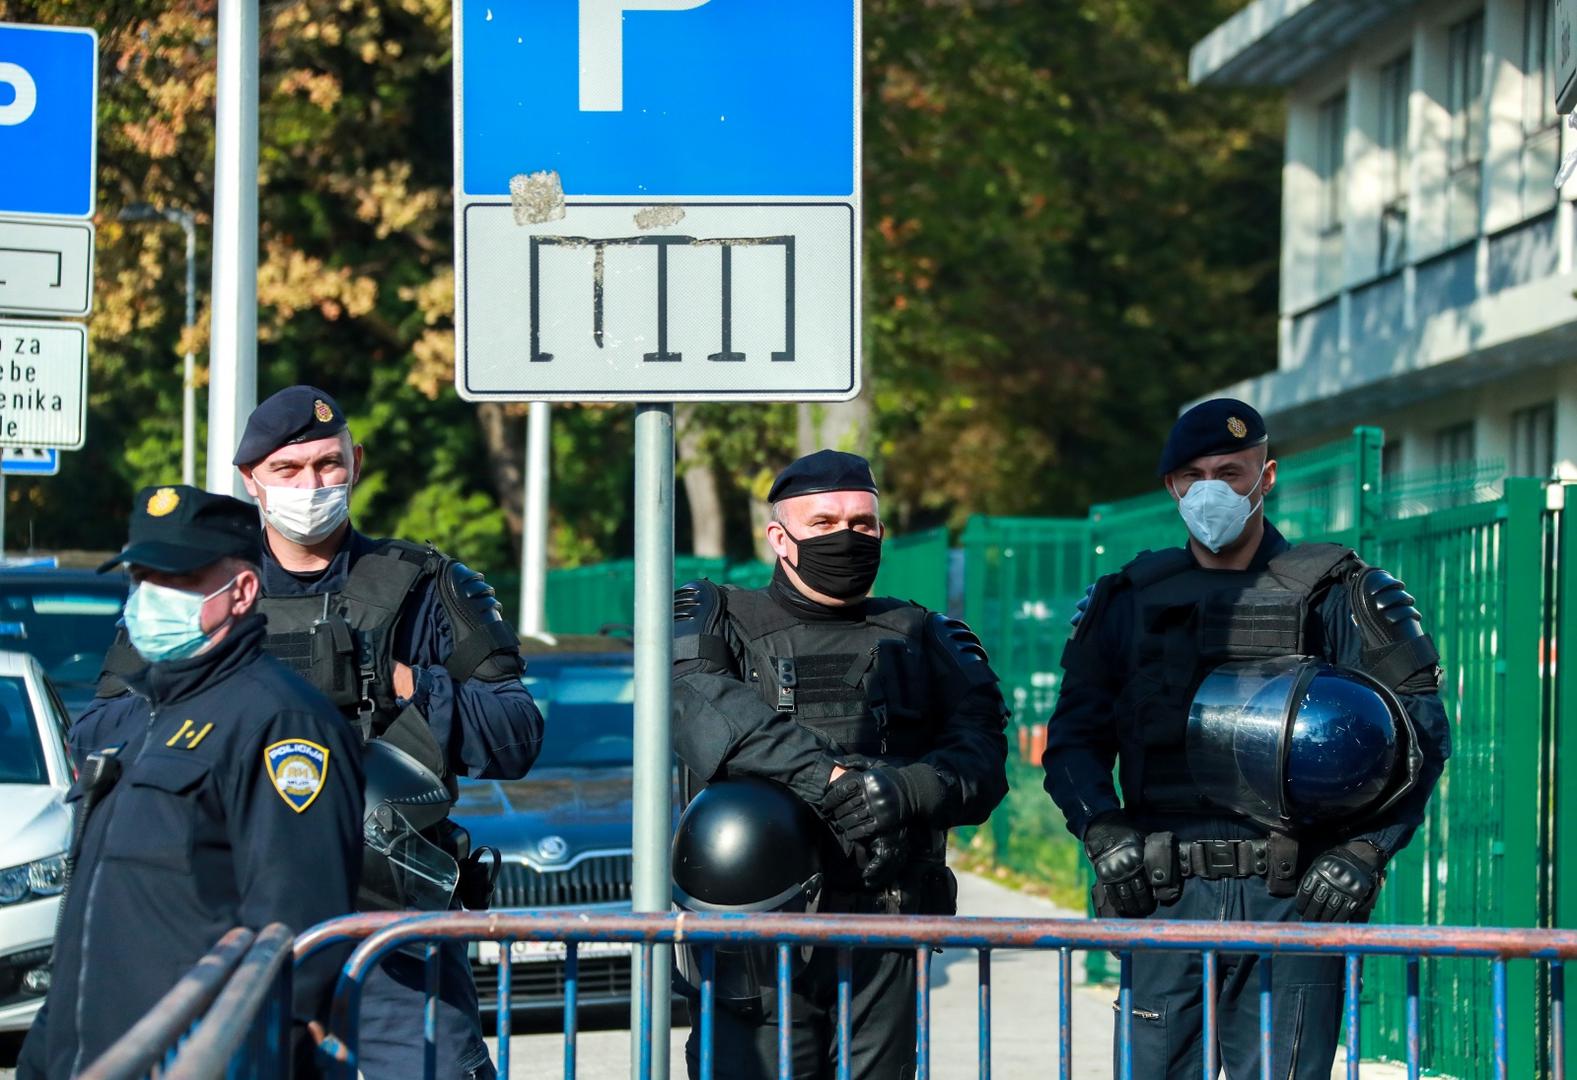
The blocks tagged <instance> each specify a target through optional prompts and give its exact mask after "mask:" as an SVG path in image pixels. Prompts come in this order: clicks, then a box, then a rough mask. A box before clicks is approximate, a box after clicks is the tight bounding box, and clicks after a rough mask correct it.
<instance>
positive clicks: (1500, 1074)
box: [1492, 957, 1509, 1080]
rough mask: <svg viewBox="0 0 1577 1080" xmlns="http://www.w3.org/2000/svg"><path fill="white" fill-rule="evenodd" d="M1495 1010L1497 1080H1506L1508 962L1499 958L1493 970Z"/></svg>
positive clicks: (1507, 1059) (1507, 1061)
mask: <svg viewBox="0 0 1577 1080" xmlns="http://www.w3.org/2000/svg"><path fill="white" fill-rule="evenodd" d="M1492 979H1493V987H1494V1000H1495V1004H1494V1009H1495V1080H1506V1071H1507V1068H1508V1064H1509V1058H1508V1056H1507V1052H1506V961H1505V960H1504V959H1501V958H1499V957H1497V958H1496V959H1495V964H1494V968H1493V975H1492Z"/></svg>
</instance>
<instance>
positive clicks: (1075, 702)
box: [1043, 402, 1450, 1080]
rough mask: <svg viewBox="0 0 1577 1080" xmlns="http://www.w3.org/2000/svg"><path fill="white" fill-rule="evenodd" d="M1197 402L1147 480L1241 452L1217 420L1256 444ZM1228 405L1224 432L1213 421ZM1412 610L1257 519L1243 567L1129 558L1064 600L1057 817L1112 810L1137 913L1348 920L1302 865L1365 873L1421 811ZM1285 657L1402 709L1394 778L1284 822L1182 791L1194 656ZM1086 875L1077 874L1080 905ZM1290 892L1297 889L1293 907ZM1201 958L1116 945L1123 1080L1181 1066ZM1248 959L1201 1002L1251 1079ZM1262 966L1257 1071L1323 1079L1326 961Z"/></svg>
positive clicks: (1431, 666) (1177, 1072) (1427, 675)
mask: <svg viewBox="0 0 1577 1080" xmlns="http://www.w3.org/2000/svg"><path fill="white" fill-rule="evenodd" d="M1210 404H1211V405H1212V406H1213V407H1214V408H1213V410H1212V411H1209V412H1207V413H1206V414H1204V415H1202V416H1201V415H1191V416H1185V418H1184V421H1188V422H1189V423H1190V424H1193V425H1197V426H1200V427H1202V430H1196V431H1194V432H1192V433H1191V432H1190V429H1189V426H1188V424H1185V423H1184V422H1183V421H1180V422H1179V429H1178V430H1177V431H1176V432H1174V438H1173V440H1172V441H1171V442H1170V443H1169V445H1168V448H1167V452H1166V454H1165V455H1164V456H1163V460H1162V469H1161V471H1162V472H1163V473H1168V472H1171V471H1172V470H1173V469H1175V468H1177V467H1178V466H1179V465H1181V464H1184V463H1186V462H1187V461H1190V460H1193V459H1195V458H1198V457H1202V456H1206V455H1209V454H1215V453H1223V452H1227V451H1230V450H1233V449H1239V448H1241V443H1237V442H1235V441H1229V442H1226V443H1222V442H1221V441H1220V439H1219V438H1218V437H1217V436H1216V431H1217V430H1218V429H1219V431H1220V432H1230V435H1229V436H1228V437H1229V438H1230V439H1232V440H1242V442H1244V443H1246V444H1248V445H1253V444H1254V441H1255V439H1256V437H1257V439H1258V441H1259V442H1263V441H1264V439H1263V424H1262V422H1261V421H1259V418H1258V416H1257V414H1255V413H1253V411H1252V410H1251V409H1249V407H1248V406H1246V405H1243V404H1242V403H1241V402H1226V403H1224V404H1220V403H1210ZM1199 408H1200V409H1203V408H1204V406H1201V407H1199ZM1196 412H1197V410H1196ZM1234 418H1236V420H1237V423H1235V424H1233V425H1232V426H1231V428H1230V429H1229V428H1228V427H1227V426H1226V421H1227V420H1229V419H1234ZM1239 431H1241V432H1242V434H1238V432H1239ZM1412 605H1413V600H1412V597H1410V596H1408V595H1407V594H1406V593H1405V591H1403V589H1402V586H1401V583H1400V582H1398V581H1396V579H1394V578H1392V577H1391V576H1390V575H1389V574H1386V573H1385V572H1384V571H1381V570H1378V569H1375V568H1372V567H1369V566H1367V565H1365V564H1364V563H1363V562H1362V560H1360V559H1359V558H1358V557H1357V555H1356V554H1354V553H1353V552H1351V551H1349V550H1346V549H1343V548H1340V547H1338V546H1335V545H1327V544H1303V545H1296V546H1294V545H1291V544H1289V543H1288V542H1287V540H1286V539H1285V538H1284V537H1282V535H1281V534H1280V533H1279V532H1278V531H1277V530H1276V529H1275V527H1274V526H1273V525H1271V524H1270V523H1269V522H1268V521H1267V522H1266V523H1265V530H1264V536H1263V538H1262V540H1261V542H1260V544H1259V547H1258V549H1257V550H1256V552H1255V554H1254V557H1253V559H1252V561H1251V563H1250V564H1249V567H1248V569H1247V570H1245V571H1231V570H1213V569H1205V568H1203V567H1201V566H1200V565H1199V564H1198V562H1197V560H1195V558H1194V557H1193V555H1192V553H1191V552H1190V551H1189V550H1188V549H1186V548H1180V549H1168V550H1164V551H1159V552H1146V553H1144V554H1142V555H1140V556H1139V557H1138V558H1136V559H1135V560H1133V561H1132V562H1130V563H1129V564H1128V565H1127V566H1125V567H1124V568H1123V569H1122V570H1121V571H1119V572H1118V573H1116V574H1110V575H1107V576H1106V577H1103V578H1101V579H1100V580H1098V581H1097V582H1096V583H1095V584H1094V586H1092V588H1091V591H1090V593H1089V595H1088V597H1087V598H1086V601H1085V603H1083V604H1081V610H1080V617H1079V618H1077V619H1076V629H1075V631H1074V634H1073V637H1072V638H1071V640H1070V641H1069V643H1068V646H1067V647H1066V650H1065V651H1064V654H1063V669H1064V675H1063V682H1062V687H1061V691H1060V694H1059V697H1058V701H1057V706H1056V708H1055V710H1054V711H1053V713H1052V716H1051V720H1050V723H1049V726H1048V732H1047V745H1046V752H1045V756H1044V758H1043V764H1044V766H1045V770H1046V781H1045V784H1046V789H1047V791H1048V792H1049V793H1050V795H1051V797H1052V798H1053V799H1054V800H1055V801H1056V803H1057V805H1058V807H1060V808H1061V810H1062V812H1063V814H1064V815H1065V816H1066V818H1067V823H1068V829H1069V830H1070V831H1071V832H1072V833H1073V834H1074V835H1075V836H1078V837H1081V838H1083V839H1085V840H1086V843H1087V846H1088V845H1089V843H1090V841H1091V825H1092V823H1096V824H1097V825H1100V824H1101V823H1103V822H1112V821H1122V822H1123V823H1124V824H1127V823H1131V824H1132V826H1133V827H1134V828H1136V829H1137V830H1138V831H1139V832H1140V833H1143V834H1145V844H1144V861H1143V865H1142V866H1141V867H1140V869H1141V870H1142V871H1143V872H1144V873H1147V874H1149V875H1150V881H1151V882H1152V883H1153V885H1154V893H1155V896H1156V899H1157V900H1159V901H1160V906H1159V907H1158V908H1156V909H1155V911H1154V913H1153V914H1152V915H1151V916H1150V917H1152V918H1157V919H1207V920H1222V919H1234V920H1236V919H1246V920H1254V921H1272V922H1275V921H1296V920H1299V919H1300V918H1302V917H1303V916H1301V915H1300V911H1299V909H1300V906H1308V907H1310V909H1311V911H1313V912H1315V913H1317V914H1318V917H1320V918H1331V917H1337V918H1365V917H1367V910H1366V909H1359V908H1355V907H1353V906H1352V905H1349V907H1348V908H1346V909H1338V908H1337V907H1336V901H1337V899H1339V898H1338V895H1337V894H1336V893H1335V892H1334V891H1331V892H1329V896H1330V898H1331V900H1332V907H1331V908H1330V909H1328V910H1325V909H1323V908H1322V905H1321V904H1317V903H1311V901H1312V900H1313V894H1314V893H1315V892H1318V894H1319V897H1320V898H1321V900H1322V901H1323V900H1324V898H1325V897H1326V896H1327V889H1326V887H1325V883H1324V882H1323V881H1322V880H1321V879H1319V878H1318V876H1309V870H1310V866H1311V864H1315V863H1316V862H1317V860H1319V859H1321V857H1322V856H1324V855H1325V853H1328V852H1332V851H1335V852H1337V853H1338V854H1339V855H1340V854H1341V853H1343V852H1349V851H1356V852H1360V853H1368V855H1369V856H1370V858H1369V859H1368V860H1367V862H1368V865H1369V869H1370V870H1373V871H1377V870H1378V868H1379V867H1380V866H1382V865H1383V863H1384V862H1385V861H1387V860H1389V859H1390V858H1391V857H1392V856H1394V855H1395V853H1396V852H1397V851H1399V850H1401V849H1402V848H1403V847H1404V846H1405V845H1406V844H1407V842H1408V841H1409V840H1410V839H1411V837H1412V835H1413V832H1414V830H1415V829H1416V828H1417V827H1418V825H1419V824H1420V823H1421V822H1422V820H1423V815H1424V808H1425V804H1426V803H1427V801H1428V798H1429V795H1430V793H1431V791H1432V790H1433V788H1434V785H1435V782H1436V781H1437V780H1438V779H1439V777H1440V774H1441V771H1442V769H1443V767H1444V764H1445V761H1446V758H1447V757H1448V756H1449V754H1450V733H1449V729H1448V726H1447V722H1446V717H1445V711H1444V709H1443V707H1442V705H1441V702H1440V699H1439V696H1438V694H1437V692H1436V687H1437V683H1438V677H1439V670H1438V667H1437V666H1436V663H1437V656H1436V654H1435V652H1434V649H1433V646H1432V645H1431V644H1429V639H1428V637H1427V636H1425V635H1424V634H1423V632H1422V629H1421V627H1420V619H1419V616H1418V613H1417V611H1416V610H1415V609H1414V608H1413V606H1412ZM1298 655H1304V656H1311V657H1316V658H1319V659H1322V660H1324V661H1327V662H1329V663H1331V664H1333V665H1336V666H1338V667H1340V668H1347V669H1351V670H1356V671H1359V672H1365V673H1367V674H1368V675H1370V676H1373V677H1374V679H1375V680H1376V681H1377V682H1379V683H1381V684H1383V685H1384V686H1385V687H1387V688H1388V689H1389V690H1390V691H1393V692H1394V693H1395V697H1396V699H1397V700H1398V701H1399V702H1400V704H1401V707H1402V708H1403V709H1405V710H1406V713H1407V715H1408V717H1410V718H1411V726H1412V729H1413V731H1414V732H1415V733H1416V739H1417V744H1418V745H1417V750H1418V751H1419V754H1418V756H1419V758H1420V760H1419V762H1418V763H1417V769H1416V773H1417V775H1416V776H1415V777H1412V778H1411V787H1410V789H1409V790H1408V791H1407V792H1406V794H1405V795H1403V796H1402V797H1401V798H1399V799H1397V800H1395V801H1394V802H1392V803H1391V805H1390V806H1389V807H1387V808H1386V809H1384V810H1383V811H1381V812H1380V813H1378V814H1376V815H1374V816H1372V817H1370V818H1368V819H1367V820H1360V821H1358V822H1357V823H1356V824H1352V823H1349V824H1347V825H1345V826H1342V827H1339V828H1330V829H1325V830H1321V829H1312V830H1307V831H1303V832H1301V833H1299V834H1298V835H1289V834H1288V833H1287V832H1282V831H1277V830H1271V829H1267V828H1266V827H1265V826H1264V825H1261V824H1256V823H1255V822H1254V821H1251V820H1249V819H1247V818H1246V817H1244V816H1241V815H1239V814H1234V813H1232V812H1229V811H1226V810H1223V809H1220V808H1219V804H1218V803H1217V802H1216V801H1215V800H1213V799H1212V798H1211V797H1210V794H1209V793H1207V792H1203V791H1201V790H1200V789H1199V788H1198V786H1196V784H1195V780H1194V777H1193V776H1192V775H1191V773H1190V769H1189V763H1188V760H1187V752H1186V747H1185V739H1186V731H1187V727H1188V718H1189V707H1190V702H1191V699H1192V696H1193V693H1194V691H1195V690H1196V689H1197V688H1198V686H1199V684H1200V682H1201V681H1202V680H1203V679H1204V677H1205V675H1206V673H1207V672H1208V671H1209V670H1210V669H1211V668H1213V667H1215V666H1217V665H1220V664H1223V663H1228V662H1232V661H1245V660H1253V659H1256V658H1267V657H1278V656H1298ZM1114 764H1115V765H1116V766H1117V768H1118V771H1119V779H1120V782H1121V786H1122V792H1123V798H1122V801H1121V802H1119V799H1118V796H1117V792H1116V789H1115V788H1114V787H1113V783H1112V769H1113V765H1114ZM1119 814H1122V815H1125V818H1124V817H1119V816H1118V815H1119ZM1341 857H1346V856H1345V855H1341ZM1102 888H1103V886H1101V885H1097V887H1096V889H1097V897H1098V899H1099V898H1100V895H1101V890H1102ZM1300 890H1306V891H1305V892H1304V895H1303V897H1302V898H1301V900H1300V897H1299V895H1298V894H1299V892H1300ZM1369 903H1371V904H1372V894H1371V896H1370V898H1369ZM1117 913H1119V912H1117V911H1111V910H1108V911H1104V912H1103V914H1108V915H1109V914H1117ZM1201 964H1202V961H1201V959H1200V957H1199V956H1197V955H1193V954H1187V953H1160V954H1143V953H1141V954H1137V955H1136V956H1135V958H1134V965H1133V1018H1134V1023H1133V1031H1134V1038H1133V1052H1134V1075H1136V1076H1155V1077H1163V1076H1164V1077H1189V1076H1196V1075H1198V1072H1199V1069H1200V1068H1201V1065H1202V1060H1201V1055H1202V1050H1203V1046H1202V1038H1201V1035H1202V1007H1203V1002H1202V995H1201V990H1200V980H1201ZM1256 965H1257V960H1256V958H1255V957H1252V956H1228V957H1222V958H1221V966H1220V972H1221V975H1220V990H1219V996H1218V1002H1217V1003H1218V1014H1217V1015H1218V1018H1219V1025H1220V1035H1219V1041H1220V1050H1221V1060H1222V1062H1223V1064H1224V1066H1225V1068H1226V1071H1227V1075H1228V1076H1230V1077H1248V1076H1257V1075H1259V1073H1258V1068H1259V1018H1258V998H1257V992H1258V982H1259V973H1258V968H1257V966H1256ZM1272 974H1273V994H1274V1001H1275V1004H1274V1010H1275V1014H1274V1017H1273V1021H1272V1029H1273V1031H1274V1032H1275V1033H1276V1037H1275V1042H1274V1051H1273V1052H1274V1062H1273V1067H1272V1073H1273V1074H1274V1075H1276V1076H1291V1077H1299V1078H1303V1077H1316V1076H1318V1077H1321V1078H1322V1080H1323V1078H1325V1077H1329V1075H1330V1069H1331V1062H1332V1059H1333V1057H1334V1054H1335V1047H1336V1040H1337V1033H1338V1026H1339V1021H1340V1012H1341V1000H1342V974H1343V972H1342V962H1341V960H1340V958H1326V957H1293V956H1286V957H1281V958H1279V959H1277V960H1276V961H1275V964H1274V966H1273V969H1272Z"/></svg>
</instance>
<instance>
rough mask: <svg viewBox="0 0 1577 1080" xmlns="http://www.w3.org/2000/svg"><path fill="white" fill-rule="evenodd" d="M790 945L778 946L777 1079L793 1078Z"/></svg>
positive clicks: (792, 1005) (790, 1079)
mask: <svg viewBox="0 0 1577 1080" xmlns="http://www.w3.org/2000/svg"><path fill="white" fill-rule="evenodd" d="M792 952H793V946H792V945H779V946H778V1080H794V1003H793V1002H792V1001H790V1000H789V995H790V994H791V993H792V992H793V980H792V979H790V978H789V958H790V956H791V955H792Z"/></svg>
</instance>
